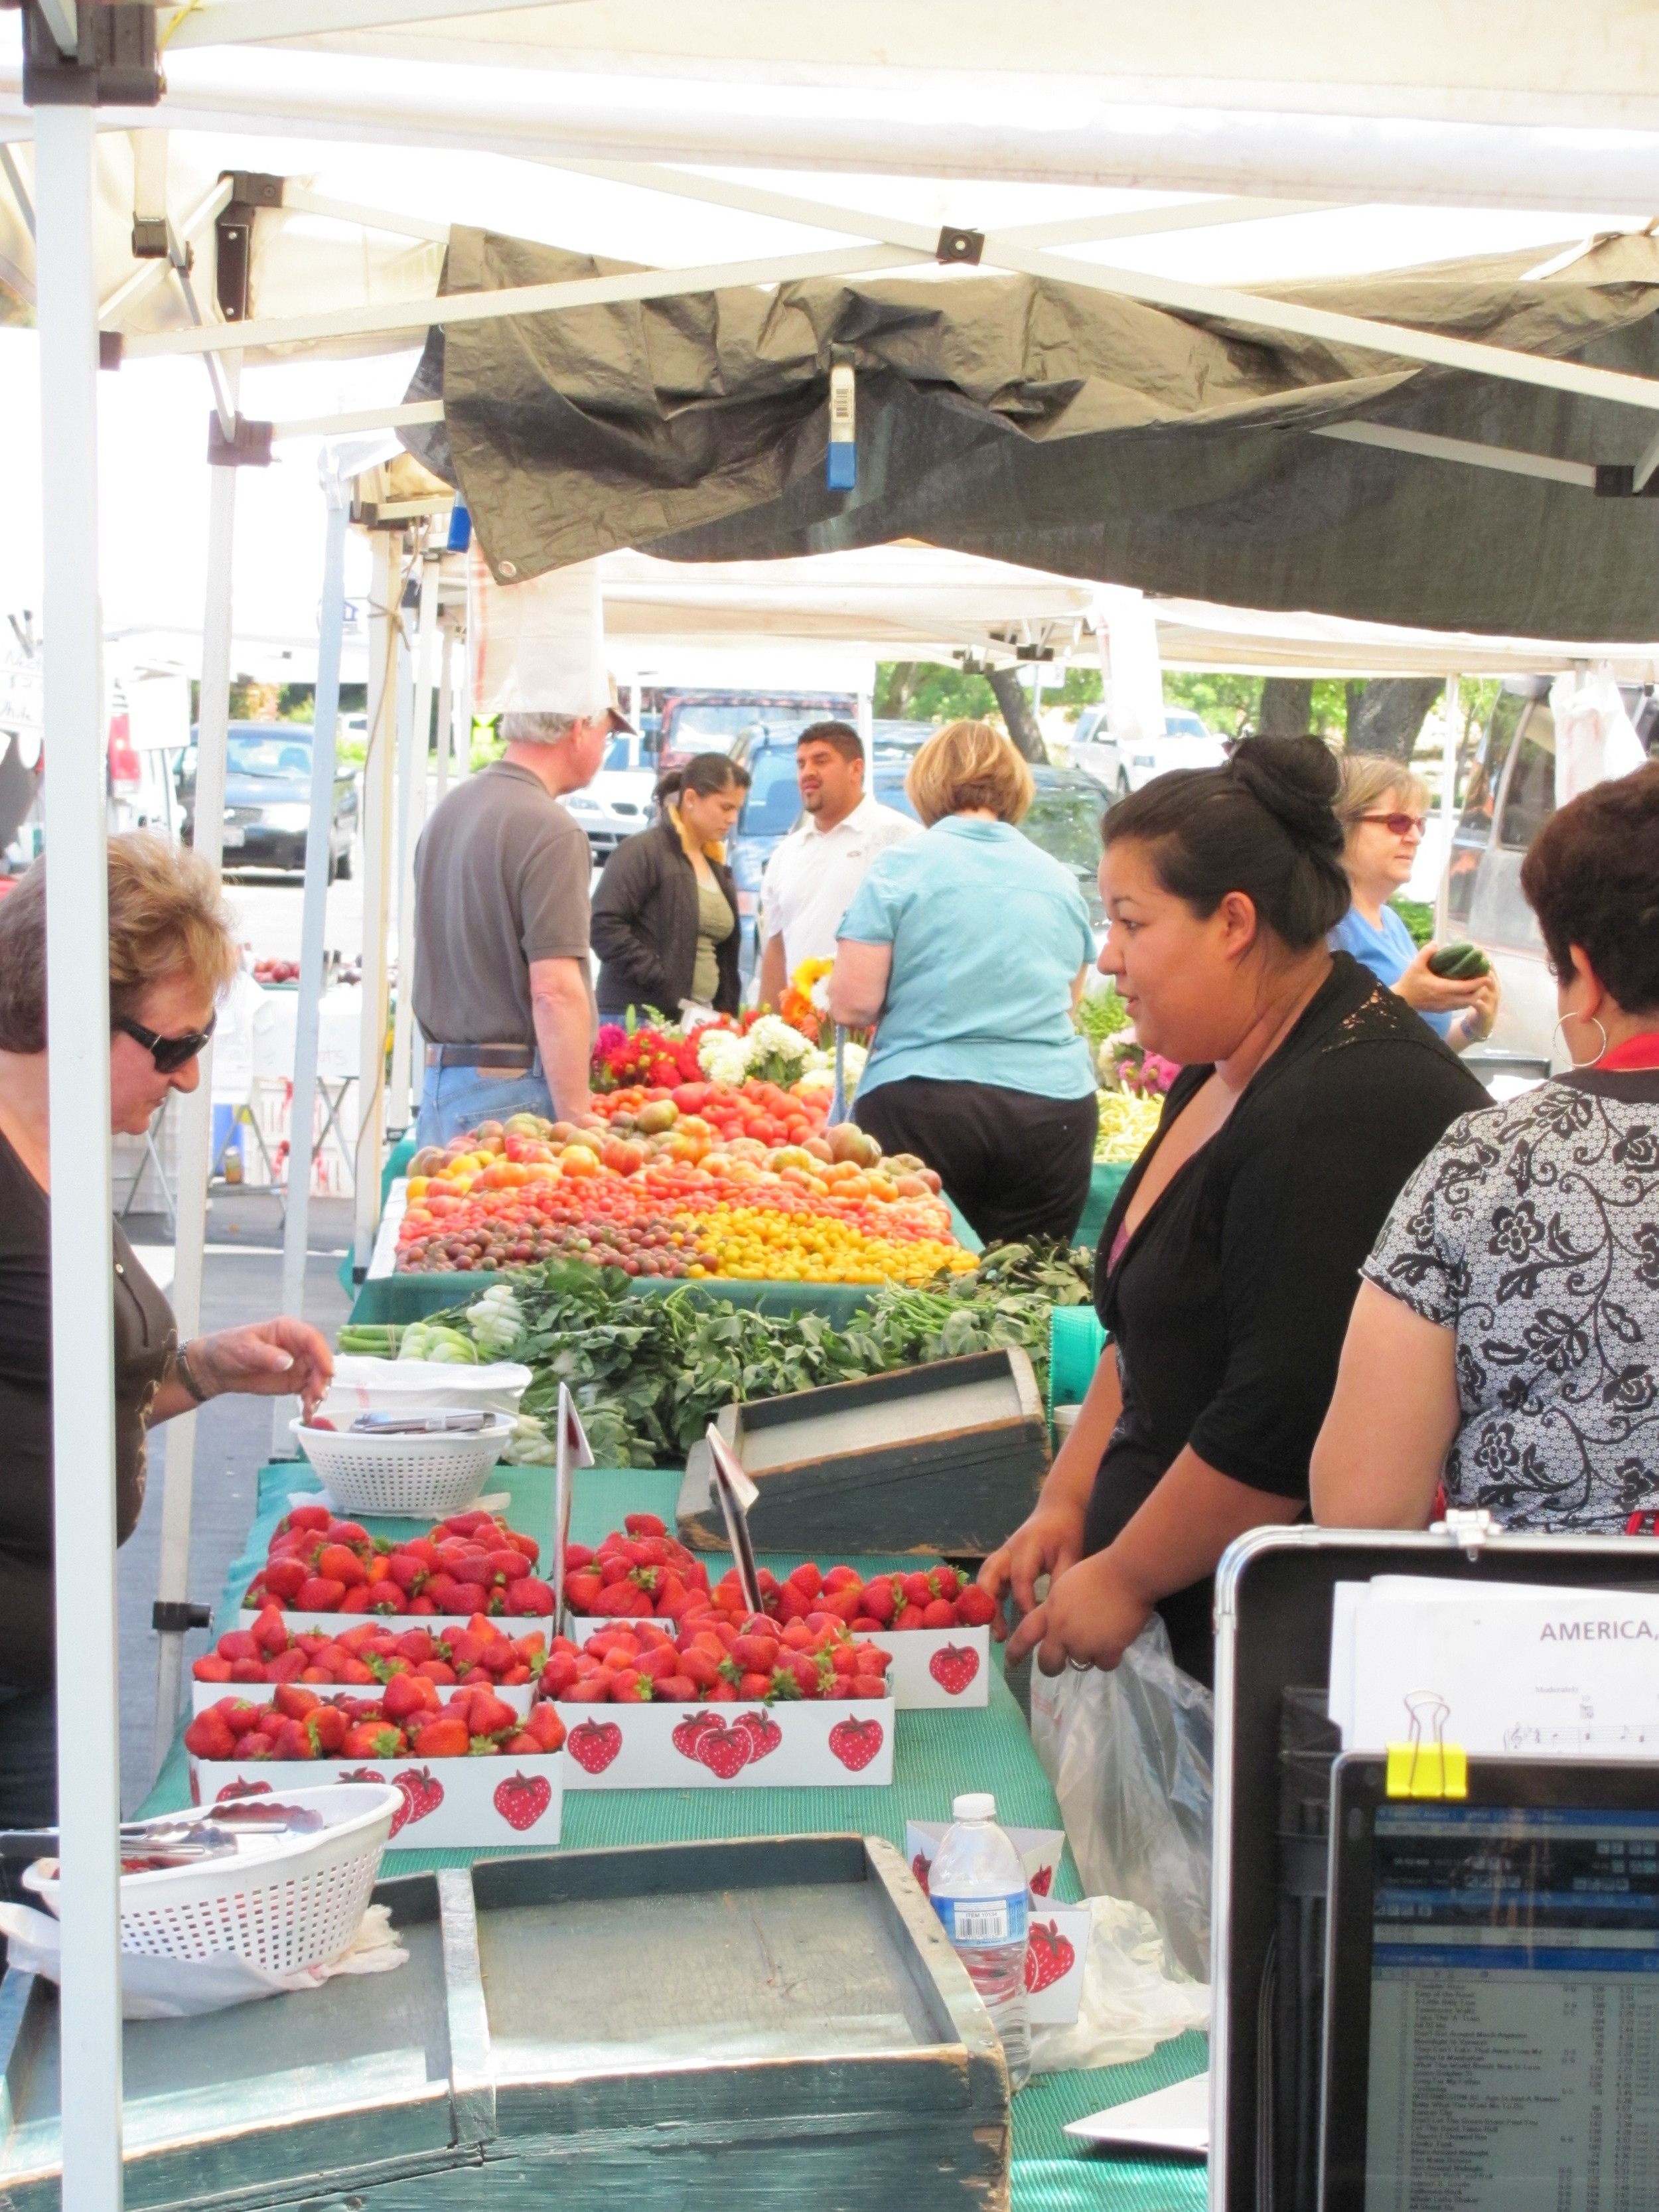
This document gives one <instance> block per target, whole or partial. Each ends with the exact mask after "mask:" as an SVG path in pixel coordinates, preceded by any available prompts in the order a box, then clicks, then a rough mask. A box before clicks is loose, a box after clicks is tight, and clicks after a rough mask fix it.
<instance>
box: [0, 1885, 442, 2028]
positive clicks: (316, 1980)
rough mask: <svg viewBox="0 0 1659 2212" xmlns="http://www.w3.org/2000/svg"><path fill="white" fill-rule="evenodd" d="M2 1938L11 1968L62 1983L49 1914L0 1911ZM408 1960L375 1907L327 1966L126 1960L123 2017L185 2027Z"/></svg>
mask: <svg viewBox="0 0 1659 2212" xmlns="http://www.w3.org/2000/svg"><path fill="white" fill-rule="evenodd" d="M0 1935H3V1936H4V1937H5V1939H6V1954H7V1955H6V1963H7V1965H8V1966H14V1967H15V1968H16V1970H17V1972H19V1973H21V1974H44V1975H45V1977H46V1979H47V1980H48V1981H49V1982H55V1981H57V1980H58V1978H59V1959H60V1950H59V1946H60V1944H61V1942H62V1930H61V1929H60V1927H59V1925H58V1922H57V1921H56V1920H55V1919H54V1918H53V1917H52V1914H51V1913H50V1912H37V1911H34V1909H33V1906H31V1905H0ZM408 1964H409V1954H408V1952H407V1951H405V1950H404V1948H402V1946H401V1945H400V1943H399V1942H398V1932H397V1930H396V1929H394V1928H393V1926H392V1912H391V1908H390V1906H388V1905H370V1906H369V1908H368V1911H366V1912H365V1913H364V1915H363V1917H362V1920H360V1921H359V1922H358V1923H357V1933H356V1936H353V1937H352V1939H351V1948H350V1949H349V1951H347V1952H346V1953H344V1954H343V1956H342V1957H340V1958H338V1959H334V1960H330V1962H329V1963H328V1964H327V1965H326V1966H295V1967H293V1968H291V1969H289V1971H287V1972H283V1973H272V1972H270V1971H269V1970H268V1969H267V1968H265V1967H263V1966H252V1965H251V1964H250V1963H249V1961H248V1960H246V1959H241V1958H238V1956H237V1955H236V1954H235V1953H234V1951H222V1952H220V1953H219V1954H217V1955H216V1957H214V1958H210V1959H156V1958H151V1957H149V1955H147V1954H145V1953H143V1952H139V1951H123V1952H122V1954H121V2017H122V2018H123V2019H124V2020H187V2019H189V2018H190V2017H191V2015H193V2014H196V2013H204V2012H224V2011H227V2010H228V2008H230V2007H231V2006H232V2005H240V2004H252V2003H253V2002H256V2001H257V2000H258V1999H259V1998H261V1997H276V1996H292V1995H293V1994H295V1992H296V1991H299V1990H316V1989H320V1988H321V1987H322V1985H323V1984H324V1983H325V1982H327V1981H331V1980H332V1979H333V1978H334V1977H335V1975H336V1974H387V1973H390V1972H392V1969H393V1968H394V1967H397V1966H407V1965H408Z"/></svg>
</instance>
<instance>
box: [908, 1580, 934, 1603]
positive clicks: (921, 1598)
mask: <svg viewBox="0 0 1659 2212" xmlns="http://www.w3.org/2000/svg"><path fill="white" fill-rule="evenodd" d="M902 1581H903V1583H904V1602H905V1603H906V1604H907V1605H931V1604H932V1602H933V1598H934V1596H935V1595H936V1593H935V1591H934V1589H933V1584H932V1583H931V1582H929V1580H928V1579H927V1576H926V1575H924V1574H914V1575H906V1576H904V1577H902Z"/></svg>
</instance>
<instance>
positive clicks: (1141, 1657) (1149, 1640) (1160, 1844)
mask: <svg viewBox="0 0 1659 2212" xmlns="http://www.w3.org/2000/svg"><path fill="white" fill-rule="evenodd" d="M1031 1741H1032V1742H1033V1743H1034V1744H1035V1745H1036V1753H1037V1757H1038V1758H1039V1759H1041V1760H1042V1766H1043V1771H1044V1772H1045V1773H1046V1774H1047V1775H1048V1779H1049V1780H1050V1782H1052V1783H1053V1784H1054V1795H1055V1796H1056V1797H1057V1798H1058V1799H1059V1800H1060V1818H1061V1819H1062V1820H1064V1821H1065V1823H1066V1838H1067V1840H1068V1841H1069V1843H1070V1844H1071V1846H1072V1856H1073V1858H1075V1859H1076V1861H1077V1863H1078V1871H1079V1874H1080V1875H1082V1877H1083V1883H1084V1887H1085V1889H1087V1890H1088V1892H1089V1893H1090V1895H1091V1896H1106V1897H1120V1898H1128V1899H1131V1900H1133V1903H1135V1904H1136V1905H1144V1906H1145V1907H1146V1911H1148V1912H1150V1913H1151V1914H1152V1917H1153V1919H1154V1920H1155V1921H1156V1922H1157V1923H1158V1929H1159V1930H1160V1932H1161V1933H1162V1935H1163V1937H1164V1943H1165V1945H1166V1947H1167V1948H1168V1951H1169V1954H1170V1959H1171V1960H1172V1961H1174V1962H1175V1963H1176V1964H1178V1965H1179V1966H1180V1967H1181V1968H1182V1972H1185V1973H1188V1974H1190V1975H1192V1976H1193V1978H1194V1979H1195V1980H1197V1981H1200V1982H1207V1981H1208V1980H1209V1978H1210V1815H1211V1808H1212V1797H1213V1790H1212V1778H1211V1777H1212V1762H1213V1759H1214V1746H1215V1700H1214V1699H1213V1698H1212V1696H1211V1694H1210V1692H1209V1691H1207V1690H1206V1688H1205V1687H1204V1686H1203V1685H1202V1684H1201V1683H1200V1682H1195V1681H1194V1680H1193V1678H1192V1676H1191V1675H1190V1674H1183V1673H1182V1669H1181V1668H1179V1667H1177V1666H1176V1663H1175V1661H1174V1659H1173V1657H1172V1656H1170V1636H1169V1631H1168V1630H1167V1629H1166V1628H1165V1627H1164V1622H1163V1620H1162V1618H1161V1617H1160V1616H1159V1615H1158V1613H1154V1614H1153V1615H1152V1619H1151V1620H1150V1621H1148V1623H1147V1624H1146V1627H1145V1628H1144V1629H1142V1631H1141V1632H1140V1634H1139V1636H1138V1637H1137V1638H1135V1640H1134V1642H1133V1644H1131V1645H1130V1646H1129V1648H1128V1650H1127V1651H1126V1652H1125V1653H1124V1655H1123V1657H1122V1660H1121V1662H1120V1663H1119V1665H1118V1666H1117V1667H1116V1668H1115V1669H1114V1671H1113V1672H1112V1673H1110V1674H1103V1673H1101V1672H1100V1671H1099V1670H1098V1669H1097V1668H1089V1669H1087V1670H1086V1671H1081V1672H1080V1671H1079V1670H1078V1669H1076V1668H1069V1667H1068V1668H1066V1669H1065V1671H1064V1672H1063V1673H1061V1674H1056V1675H1054V1676H1053V1677H1049V1676H1048V1675H1044V1674H1033V1675H1032V1677H1031Z"/></svg>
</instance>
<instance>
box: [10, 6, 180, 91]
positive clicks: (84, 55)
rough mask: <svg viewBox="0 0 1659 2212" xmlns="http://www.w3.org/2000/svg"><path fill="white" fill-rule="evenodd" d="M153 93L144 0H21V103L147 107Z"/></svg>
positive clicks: (151, 19)
mask: <svg viewBox="0 0 1659 2212" xmlns="http://www.w3.org/2000/svg"><path fill="white" fill-rule="evenodd" d="M160 100H161V61H160V58H159V56H158V53H157V50H156V45H155V8H154V7H153V6H152V5H151V4H150V0H24V6H23V104H24V106H26V107H155V106H157V105H158V104H159V103H160Z"/></svg>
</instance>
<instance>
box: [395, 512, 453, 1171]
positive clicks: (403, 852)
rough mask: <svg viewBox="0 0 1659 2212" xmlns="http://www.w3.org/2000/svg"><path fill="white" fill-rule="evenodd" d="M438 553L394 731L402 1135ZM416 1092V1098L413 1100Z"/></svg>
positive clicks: (427, 560)
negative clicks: (405, 710) (409, 689)
mask: <svg viewBox="0 0 1659 2212" xmlns="http://www.w3.org/2000/svg"><path fill="white" fill-rule="evenodd" d="M440 557H441V556H440V553H439V550H438V549H437V548H436V547H435V546H431V547H428V550H427V551H426V552H424V553H423V554H422V556H421V617H420V629H419V632H418V635H417V640H416V652H415V666H414V671H413V672H414V679H415V680H414V690H413V696H412V697H411V698H410V702H409V714H408V719H407V721H406V722H404V724H403V725H402V726H401V727H400V728H399V731H398V776H399V779H400V783H401V788H400V789H399V792H398V1020H397V1026H396V1029H395V1030H394V1031H393V1034H392V1110H391V1117H390V1118H391V1125H392V1127H393V1128H394V1129H398V1130H403V1129H406V1128H407V1127H409V1125H410V1122H411V1121H413V1120H414V1118H415V1115H414V1111H413V1109H412V1108H411V1105H410V1095H411V1094H410V1061H411V1060H412V1059H413V1057H414V1044H415V1008H414V1005H413V1000H414V996H415V848H416V844H417V843H418V842H419V840H420V835H421V830H422V827H423V826H424V824H425V821H426V756H427V746H428V738H429V735H430V732H431V728H432V645H433V640H434V639H435V636H436V635H437V629H438V565H439V561H440ZM418 1088H419V1086H416V1096H418Z"/></svg>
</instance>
